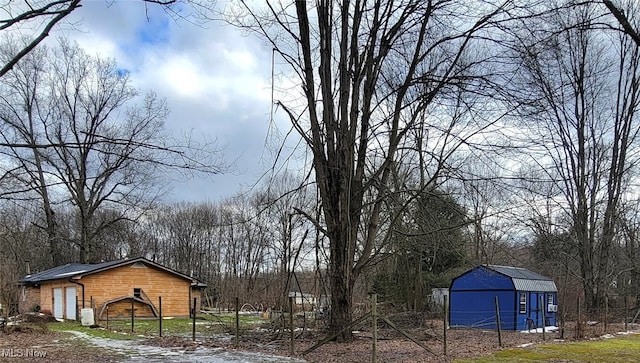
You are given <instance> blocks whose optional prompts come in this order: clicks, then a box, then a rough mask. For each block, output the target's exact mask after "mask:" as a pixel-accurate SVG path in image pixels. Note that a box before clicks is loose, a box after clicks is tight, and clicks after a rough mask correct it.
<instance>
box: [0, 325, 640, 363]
mask: <svg viewBox="0 0 640 363" xmlns="http://www.w3.org/2000/svg"><path fill="white" fill-rule="evenodd" d="M636 329H638V327H636ZM623 330H624V327H623V326H622V324H609V325H608V328H607V333H615V332H619V331H623ZM408 333H409V334H410V335H411V336H413V337H415V338H417V339H418V340H419V341H420V342H421V343H423V344H424V345H425V346H426V348H428V349H429V351H427V350H425V349H424V348H423V347H420V346H419V345H417V344H415V343H413V342H411V341H410V340H408V339H407V338H405V337H403V336H402V335H400V334H399V333H397V332H396V331H395V330H392V329H390V328H388V327H386V328H385V327H381V329H380V331H379V333H378V336H379V340H378V343H377V358H378V362H405V363H411V362H414V363H417V362H450V361H452V360H454V359H460V358H470V357H478V356H483V355H489V354H491V353H493V352H496V351H498V350H500V349H505V348H513V347H518V346H524V345H531V344H539V343H542V342H543V337H542V334H524V333H520V332H506V331H503V332H502V348H501V347H500V346H499V345H498V334H497V332H496V331H483V330H469V329H449V330H447V354H446V355H445V354H444V344H443V329H442V324H441V323H439V322H437V321H430V322H427V323H426V324H425V325H424V326H423V327H421V328H418V329H411V330H410V331H408ZM604 334H605V331H604V328H603V326H602V325H599V324H596V325H593V326H586V325H585V326H584V327H583V328H582V335H583V339H589V338H593V337H599V336H602V335H604ZM564 335H565V339H561V337H560V333H559V332H555V333H547V334H546V336H545V338H546V341H547V342H558V344H561V343H560V342H559V341H561V340H565V341H570V340H575V328H574V327H573V326H568V328H567V329H566V330H565V334H564ZM317 341H318V339H317V337H311V336H308V337H305V338H303V337H301V336H300V333H299V334H298V337H297V339H296V341H295V352H296V354H295V355H294V357H296V358H301V359H304V360H306V361H308V362H311V363H315V362H318V363H320V362H322V363H329V362H349V363H352V362H353V363H356V362H363V363H364V362H370V361H371V346H372V339H371V335H370V333H368V332H358V333H357V334H356V339H355V340H354V341H353V342H351V343H348V344H344V343H333V342H332V343H327V344H325V345H323V346H321V347H319V348H317V349H316V350H314V351H312V352H310V353H308V354H305V355H303V354H301V352H303V351H305V350H306V349H308V348H309V347H311V346H313V345H314V344H315V343H316V342H317ZM145 344H148V345H159V346H172V347H175V346H179V347H184V348H190V347H196V346H212V347H222V348H224V349H228V350H233V349H234V346H233V344H234V342H233V340H231V341H230V340H228V339H227V340H222V341H215V340H201V341H196V342H192V341H190V340H189V339H184V338H175V337H174V338H171V337H166V338H150V339H148V340H146V341H145ZM238 350H242V351H251V352H261V353H268V354H276V355H282V356H289V350H290V342H289V340H288V337H282V338H281V339H275V340H274V339H273V335H270V334H266V333H265V332H264V331H263V332H262V333H260V332H248V333H245V335H244V336H243V338H242V339H241V341H240V346H239V348H238ZM42 352H45V353H46V356H45V357H38V354H42ZM124 359H125V357H122V356H118V355H117V354H115V353H113V352H109V351H106V350H104V349H101V348H97V347H94V346H92V345H90V344H88V343H86V342H82V341H81V340H78V339H74V338H73V337H70V336H68V335H66V334H64V333H57V332H51V331H46V329H39V328H38V327H34V328H22V329H21V330H20V331H14V332H11V333H9V334H7V333H0V362H22V361H24V362H52V361H53V362H84V363H105V362H118V361H122V360H124Z"/></svg>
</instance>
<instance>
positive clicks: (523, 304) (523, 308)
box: [520, 292, 527, 314]
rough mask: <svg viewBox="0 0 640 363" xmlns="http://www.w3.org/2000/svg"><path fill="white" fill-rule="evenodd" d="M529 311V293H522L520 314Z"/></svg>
mask: <svg viewBox="0 0 640 363" xmlns="http://www.w3.org/2000/svg"><path fill="white" fill-rule="evenodd" d="M526 312H527V293H526V292H521V293H520V314H526Z"/></svg>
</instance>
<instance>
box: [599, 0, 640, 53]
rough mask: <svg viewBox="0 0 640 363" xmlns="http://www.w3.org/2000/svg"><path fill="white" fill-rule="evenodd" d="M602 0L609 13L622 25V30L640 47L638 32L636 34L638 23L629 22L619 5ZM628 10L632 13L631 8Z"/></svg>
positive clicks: (608, 0)
mask: <svg viewBox="0 0 640 363" xmlns="http://www.w3.org/2000/svg"><path fill="white" fill-rule="evenodd" d="M602 2H603V3H604V5H605V6H606V7H607V9H609V11H610V12H611V14H613V16H614V17H615V18H616V20H617V21H618V23H620V25H621V26H622V31H623V32H625V33H626V34H627V35H629V36H630V37H631V39H633V41H634V42H635V43H636V46H639V47H640V34H638V25H637V24H636V25H634V24H632V23H631V21H630V20H629V17H628V16H627V15H626V14H625V12H624V11H623V9H622V8H621V7H618V6H616V5H614V4H613V2H611V1H610V0H602ZM629 10H631V11H632V12H631V14H634V12H633V9H632V8H629Z"/></svg>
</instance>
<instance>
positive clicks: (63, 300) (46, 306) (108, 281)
mask: <svg viewBox="0 0 640 363" xmlns="http://www.w3.org/2000/svg"><path fill="white" fill-rule="evenodd" d="M22 286H23V290H22V293H21V297H20V305H21V306H20V309H21V311H29V310H33V309H34V307H36V305H37V306H39V308H40V311H42V312H50V313H51V314H52V315H53V316H54V317H56V318H59V319H69V320H76V319H78V317H79V311H80V309H81V308H93V309H94V312H95V318H96V319H97V320H100V319H105V318H106V316H107V314H109V318H110V319H111V318H126V317H131V309H132V306H133V313H134V315H135V317H149V318H151V317H157V316H158V314H159V308H160V306H159V302H160V298H162V316H163V317H182V316H190V315H191V313H192V310H193V301H194V299H195V300H196V309H197V310H199V309H200V305H201V292H202V290H203V289H204V288H205V287H206V285H205V284H204V283H202V282H200V281H198V280H197V279H196V278H193V277H190V276H188V275H185V274H183V273H180V272H178V271H175V270H172V269H170V268H168V267H165V266H162V265H160V264H158V263H155V262H153V261H150V260H147V259H145V258H142V257H140V258H134V259H124V260H118V261H110V262H103V263H98V264H79V263H70V264H66V265H63V266H58V267H54V268H52V269H49V270H46V271H42V272H39V273H35V274H31V275H27V276H25V277H24V278H23V279H22Z"/></svg>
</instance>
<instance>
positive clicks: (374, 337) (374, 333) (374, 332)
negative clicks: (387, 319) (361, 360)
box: [371, 294, 378, 363]
mask: <svg viewBox="0 0 640 363" xmlns="http://www.w3.org/2000/svg"><path fill="white" fill-rule="evenodd" d="M377 305H378V294H373V295H371V324H372V325H371V363H376V361H377V348H378V347H377V345H378V306H377Z"/></svg>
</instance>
